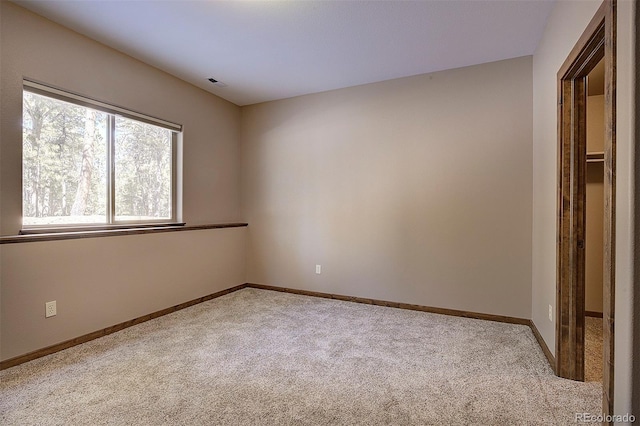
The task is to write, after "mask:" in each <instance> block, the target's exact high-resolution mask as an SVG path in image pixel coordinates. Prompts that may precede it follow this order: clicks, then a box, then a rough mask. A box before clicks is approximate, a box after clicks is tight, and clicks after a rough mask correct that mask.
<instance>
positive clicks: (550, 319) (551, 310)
mask: <svg viewBox="0 0 640 426" xmlns="http://www.w3.org/2000/svg"><path fill="white" fill-rule="evenodd" d="M549 321H553V308H552V307H551V305H549Z"/></svg>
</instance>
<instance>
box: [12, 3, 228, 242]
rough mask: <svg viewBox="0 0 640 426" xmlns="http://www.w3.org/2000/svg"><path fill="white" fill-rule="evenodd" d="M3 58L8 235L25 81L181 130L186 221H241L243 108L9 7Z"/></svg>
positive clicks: (15, 215)
mask: <svg viewBox="0 0 640 426" xmlns="http://www.w3.org/2000/svg"><path fill="white" fill-rule="evenodd" d="M2 56H3V58H2V82H1V86H2V101H1V102H2V103H1V104H0V108H1V112H2V118H1V119H2V135H1V136H2V163H1V164H0V166H1V167H0V173H1V174H2V188H0V197H1V198H2V212H1V213H2V226H3V228H2V231H1V233H0V234H1V235H12V234H16V233H17V232H18V231H19V229H20V226H21V220H22V219H21V216H22V213H21V212H22V197H21V179H22V171H21V165H22V79H23V77H29V78H32V79H35V80H37V81H42V82H44V83H48V84H51V85H54V86H57V87H60V88H62V89H66V90H70V91H73V92H77V93H80V94H83V95H87V96H89V97H92V98H95V99H98V100H101V101H105V102H109V103H113V104H115V105H120V106H123V107H125V108H129V109H132V110H134V111H140V112H142V113H145V114H148V115H152V116H155V117H158V118H163V119H165V120H169V121H173V122H176V123H180V124H182V125H183V126H184V135H183V136H184V173H183V175H184V176H183V180H184V185H183V190H184V199H183V204H184V206H183V207H184V209H183V219H184V220H185V221H186V222H187V223H189V224H191V225H195V224H203V223H211V222H224V221H233V220H237V218H238V213H239V211H238V197H239V189H238V168H237V164H238V143H237V140H238V131H239V127H238V126H239V117H240V108H239V107H237V106H236V105H234V104H232V103H230V102H227V101H225V100H223V99H221V98H218V97H216V96H214V95H212V94H210V93H208V92H205V91H204V90H201V89H199V88H197V87H195V86H192V85H190V84H188V83H186V82H184V81H182V80H179V79H177V78H175V77H173V76H171V75H169V74H166V73H164V72H162V71H160V70H158V69H156V68H153V67H151V66H149V65H146V64H144V63H142V62H140V61H137V60H135V59H133V58H131V57H129V56H126V55H124V54H122V53H119V52H117V51H116V50H113V49H111V48H109V47H106V46H104V45H102V44H99V43H97V42H95V41H93V40H91V39H89V38H87V37H84V36H81V35H79V34H78V33H75V32H73V31H70V30H68V29H66V28H64V27H62V26H60V25H57V24H55V23H53V22H51V21H48V20H46V19H44V18H41V17H39V16H38V15H35V14H33V13H31V12H29V11H27V10H25V9H23V8H20V7H18V6H16V5H14V4H12V3H9V2H6V1H3V2H2Z"/></svg>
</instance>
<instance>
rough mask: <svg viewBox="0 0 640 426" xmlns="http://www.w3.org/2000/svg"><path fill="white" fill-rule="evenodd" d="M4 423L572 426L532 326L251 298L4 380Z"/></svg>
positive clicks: (204, 308) (567, 392)
mask: <svg viewBox="0 0 640 426" xmlns="http://www.w3.org/2000/svg"><path fill="white" fill-rule="evenodd" d="M0 380H1V385H0V392H1V394H0V424H2V425H35V424H46V425H99V424H113V425H124V424H128V425H161V424H167V425H176V424H184V425H213V424H216V425H281V424H295V425H299V424H303V425H304V424H308V425H330V424H331V425H333V424H337V425H379V424H393V425H443V424H446V425H510V426H511V425H543V424H544V425H549V424H553V425H562V424H575V421H574V420H575V419H574V416H575V414H574V413H582V412H587V413H594V414H597V413H599V412H600V406H601V399H600V393H601V386H600V384H599V383H579V382H573V381H569V380H564V379H559V378H557V377H556V376H554V375H553V373H552V372H551V369H550V367H549V365H548V364H547V361H546V360H545V357H544V355H543V354H542V351H541V350H540V348H539V346H538V345H537V343H536V341H535V338H534V337H533V334H532V333H531V330H530V329H529V328H528V327H526V326H519V325H510V324H502V323H496V322H489V321H480V320H473V319H466V318H457V317H449V316H442V315H435V314H427V313H422V312H415V311H406V310H400V309H394V308H386V307H380V306H370V305H362V304H356V303H349V302H341V301H336V300H327V299H320V298H314V297H307V296H298V295H292V294H285V293H277V292H272V291H265V290H256V289H243V290H240V291H237V292H235V293H231V294H229V295H226V296H224V297H221V298H218V299H214V300H211V301H209V302H206V303H202V304H200V305H196V306H194V307H191V308H189V309H185V310H182V311H179V312H176V313H174V314H171V315H167V316H164V317H161V318H158V319H155V320H153V321H149V322H146V323H143V324H140V325H138V326H135V327H131V328H128V329H126V330H123V331H121V332H119V333H115V334H112V335H110V336H107V337H104V338H101V339H98V340H94V341H92V342H89V343H86V344H83V345H80V346H77V347H74V348H71V349H68V350H66V351H63V352H60V353H57V354H54V355H51V356H48V357H46V358H41V359H39V360H36V361H32V362H30V363H27V364H23V365H21V366H18V367H14V368H11V369H8V370H5V371H2V372H0Z"/></svg>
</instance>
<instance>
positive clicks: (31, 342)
mask: <svg viewBox="0 0 640 426" xmlns="http://www.w3.org/2000/svg"><path fill="white" fill-rule="evenodd" d="M0 14H1V22H0V24H1V31H0V37H1V43H0V49H1V61H2V62H1V65H2V67H1V68H0V71H1V73H2V79H1V83H0V90H1V93H2V97H1V100H0V116H1V119H0V121H1V133H0V140H1V145H0V154H1V156H0V182H1V186H0V203H1V204H0V205H1V206H2V209H0V222H1V224H2V228H1V232H0V235H13V234H16V233H17V232H18V230H19V229H20V221H21V202H22V201H21V164H22V157H21V155H22V154H21V149H22V129H21V125H22V79H23V77H30V78H32V79H36V80H38V81H42V82H45V83H49V84H51V85H55V86H58V87H61V88H64V89H67V90H71V91H74V92H78V93H80V94H84V95H87V96H90V97H93V98H96V99H99V100H102V101H106V102H110V103H113V104H116V105H120V106H123V107H126V108H130V109H132V110H136V111H140V112H143V113H146V114H149V115H152V116H156V117H159V118H164V119H166V120H170V121H173V122H177V123H181V124H183V125H184V176H183V179H184V188H183V189H184V199H183V204H184V211H183V219H184V220H185V221H186V222H187V223H188V224H190V225H195V224H203V223H219V222H227V221H238V219H239V172H238V161H239V150H238V142H237V141H238V133H239V122H240V108H239V107H237V106H235V105H233V104H231V103H229V102H227V101H225V100H222V99H220V98H218V97H216V96H214V95H211V94H209V93H207V92H205V91H203V90H200V89H198V88H196V87H194V86H192V85H190V84H188V83H185V82H183V81H181V80H179V79H177V78H175V77H172V76H170V75H168V74H166V73H164V72H162V71H159V70H158V69H156V68H153V67H150V66H148V65H146V64H143V63H142V62H139V61H137V60H135V59H133V58H131V57H128V56H125V55H123V54H121V53H119V52H117V51H115V50H113V49H110V48H108V47H106V46H104V45H102V44H99V43H97V42H95V41H92V40H90V39H88V38H86V37H84V36H81V35H79V34H77V33H74V32H72V31H70V30H68V29H65V28H64V27H62V26H59V25H57V24H54V23H52V22H50V21H48V20H46V19H43V18H41V17H39V16H37V15H35V14H33V13H31V12H28V11H26V10H24V9H22V8H20V7H18V6H16V5H14V4H12V3H8V2H6V1H0ZM244 235H245V229H244V228H234V229H226V230H207V231H189V232H180V233H169V234H153V235H137V236H127V237H109V238H97V239H88V240H70V241H60V242H42V243H25V244H15V245H0V268H1V269H0V280H1V282H0V285H1V292H0V294H1V296H0V300H1V305H0V332H1V339H0V342H1V348H0V352H1V355H0V356H1V358H2V359H7V358H10V357H13V356H16V355H20V354H23V353H25V352H28V351H31V350H35V349H38V348H42V347H44V346H47V345H50V344H53V343H57V342H60V341H62V340H65V339H69V338H72V337H76V336H78V335H81V334H84V333H88V332H91V331H95V330H98V329H101V328H104V327H108V326H111V325H113V324H116V323H119V322H122V321H126V320H130V319H132V318H135V317H137V316H141V315H145V314H148V313H150V312H153V311H156V310H159V309H163V308H166V307H169V306H173V305H176V304H179V303H182V302H185V301H188V300H191V299H194V298H197V297H201V296H204V295H207V294H211V293H213V292H216V291H218V290H221V289H224V288H229V287H232V286H235V285H238V284H241V283H243V282H244V281H245V279H244ZM49 300H56V301H57V303H58V315H57V316H56V317H54V318H50V319H46V320H45V318H44V304H45V302H47V301H49Z"/></svg>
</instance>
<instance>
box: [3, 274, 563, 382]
mask: <svg viewBox="0 0 640 426" xmlns="http://www.w3.org/2000/svg"><path fill="white" fill-rule="evenodd" d="M243 288H256V289H261V290H272V291H279V292H282V293H291V294H300V295H304V296H312V297H321V298H324V299H334V300H342V301H346V302H354V303H363V304H367V305H377V306H386V307H390V308H398V309H407V310H411V311H420V312H428V313H433V314H441V315H450V316H456V317H463V318H472V319H480V320H486V321H496V322H503V323H508V324H519V325H526V326H529V327H530V328H531V330H532V331H533V335H534V336H535V338H536V340H537V341H538V344H539V345H540V347H541V348H542V351H543V352H544V354H545V356H546V357H547V360H548V361H549V364H550V365H551V368H552V369H553V371H554V373H555V371H556V369H555V358H554V356H553V355H552V354H551V351H550V350H549V347H548V346H547V344H546V343H545V341H544V339H543V338H542V336H541V335H540V332H539V331H538V329H537V327H536V325H535V324H534V323H533V321H532V320H528V319H524V318H516V317H509V316H504V315H494V314H483V313H479V312H471V311H460V310H456V309H446V308H436V307H433V306H423V305H414V304H409V303H400V302H389V301H386V300H378V299H369V298H364V297H355V296H344V295H341V294H332V293H322V292H318V291H309V290H300V289H295V288H287V287H278V286H272V285H266V284H256V283H245V284H240V285H237V286H235V287H231V288H228V289H225V290H221V291H218V292H216V293H212V294H209V295H207V296H203V297H199V298H197V299H193V300H190V301H188V302H184V303H181V304H179V305H175V306H172V307H170V308H166V309H161V310H159V311H156V312H153V313H150V314H147V315H143V316H140V317H138V318H134V319H132V320H129V321H125V322H121V323H120V324H116V325H112V326H110V327H106V328H103V329H102V330H98V331H94V332H92V333H88V334H85V335H82V336H79V337H76V338H74V339H69V340H66V341H64V342H61V343H57V344H55V345H51V346H47V347H46V348H43V349H38V350H35V351H33V352H29V353H27V354H24V355H19V356H17V357H14V358H10V359H7V360H5V361H0V370H5V369H7V368H11V367H15V366H17V365H20V364H24V363H25V362H29V361H33V360H34V359H38V358H42V357H44V356H47V355H51V354H54V353H56V352H60V351H62V350H65V349H68V348H71V347H73V346H77V345H80V344H82V343H86V342H90V341H91V340H95V339H97V338H99V337H103V336H107V335H109V334H112V333H115V332H118V331H121V330H124V329H125V328H129V327H132V326H134V325H137V324H141V323H143V322H146V321H149V320H152V319H155V318H158V317H161V316H164V315H167V314H170V313H173V312H176V311H179V310H181V309H185V308H188V307H191V306H194V305H197V304H199V303H202V302H206V301H208V300H211V299H215V298H217V297H220V296H224V295H226V294H229V293H233V292H234V291H238V290H242V289H243Z"/></svg>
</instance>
